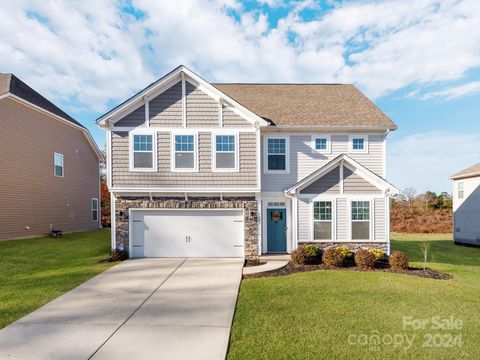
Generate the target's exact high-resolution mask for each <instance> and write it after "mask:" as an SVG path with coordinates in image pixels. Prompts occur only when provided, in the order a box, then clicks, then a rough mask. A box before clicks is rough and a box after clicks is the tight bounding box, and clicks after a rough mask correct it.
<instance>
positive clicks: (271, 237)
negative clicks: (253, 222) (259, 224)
mask: <svg viewBox="0 0 480 360" xmlns="http://www.w3.org/2000/svg"><path fill="white" fill-rule="evenodd" d="M286 215H287V212H286V210H285V209H267V252H277V253H278V252H287V238H286V234H287V231H286V230H287V219H286V218H287V216H286Z"/></svg>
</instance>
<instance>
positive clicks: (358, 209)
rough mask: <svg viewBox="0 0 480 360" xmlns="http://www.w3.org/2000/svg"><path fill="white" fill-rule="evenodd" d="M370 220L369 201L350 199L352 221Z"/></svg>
mask: <svg viewBox="0 0 480 360" xmlns="http://www.w3.org/2000/svg"><path fill="white" fill-rule="evenodd" d="M368 220H370V202H369V201H352V221H368Z"/></svg>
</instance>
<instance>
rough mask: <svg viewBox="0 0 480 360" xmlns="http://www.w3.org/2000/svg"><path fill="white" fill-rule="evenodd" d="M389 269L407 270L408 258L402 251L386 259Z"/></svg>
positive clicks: (395, 252)
mask: <svg viewBox="0 0 480 360" xmlns="http://www.w3.org/2000/svg"><path fill="white" fill-rule="evenodd" d="M388 263H389V264H390V267H391V268H392V269H394V270H407V269H408V258H407V255H406V254H405V253H404V252H402V251H398V250H397V251H394V252H393V253H392V254H391V255H390V258H389V259H388Z"/></svg>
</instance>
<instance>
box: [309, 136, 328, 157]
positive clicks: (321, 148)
mask: <svg viewBox="0 0 480 360" xmlns="http://www.w3.org/2000/svg"><path fill="white" fill-rule="evenodd" d="M312 145H313V149H312V152H314V153H330V136H313V137H312Z"/></svg>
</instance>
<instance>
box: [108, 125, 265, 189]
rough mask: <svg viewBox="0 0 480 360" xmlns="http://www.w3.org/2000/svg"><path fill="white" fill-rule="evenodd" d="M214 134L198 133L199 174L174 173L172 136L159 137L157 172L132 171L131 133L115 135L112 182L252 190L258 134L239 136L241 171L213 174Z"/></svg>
mask: <svg viewBox="0 0 480 360" xmlns="http://www.w3.org/2000/svg"><path fill="white" fill-rule="evenodd" d="M211 141H212V134H211V133H210V132H199V134H198V164H199V171H198V172H171V144H170V143H171V134H170V132H158V134H157V161H158V163H157V171H156V172H135V171H132V172H131V171H129V143H128V142H129V137H128V133H126V132H123V133H120V132H114V133H112V183H113V186H114V187H129V188H142V187H156V188H189V187H191V188H252V187H256V186H257V184H256V175H257V162H256V161H257V160H256V147H257V145H256V134H255V133H253V132H249V133H240V134H239V146H240V147H239V149H240V153H239V162H240V166H239V171H238V172H212V170H211V161H212V144H211Z"/></svg>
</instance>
